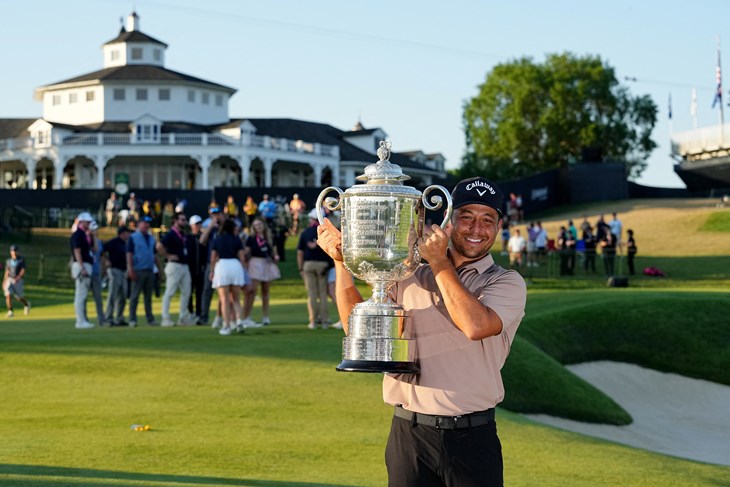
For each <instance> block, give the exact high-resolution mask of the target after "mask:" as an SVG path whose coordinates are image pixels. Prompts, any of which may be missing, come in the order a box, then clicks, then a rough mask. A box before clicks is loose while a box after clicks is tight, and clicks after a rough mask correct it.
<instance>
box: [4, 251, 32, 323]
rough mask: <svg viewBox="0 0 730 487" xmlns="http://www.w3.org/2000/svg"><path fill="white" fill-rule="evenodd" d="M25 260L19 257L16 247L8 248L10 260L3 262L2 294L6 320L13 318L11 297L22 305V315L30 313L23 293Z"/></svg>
mask: <svg viewBox="0 0 730 487" xmlns="http://www.w3.org/2000/svg"><path fill="white" fill-rule="evenodd" d="M25 270H26V267H25V259H24V258H23V257H21V256H20V249H19V248H18V246H17V245H11V246H10V258H9V259H8V260H6V261H5V275H4V276H3V292H4V293H5V305H6V306H7V307H8V318H12V317H13V316H14V313H13V297H15V299H17V300H18V301H20V302H21V303H23V313H24V314H26V315H27V314H28V313H30V301H28V300H27V299H26V297H25V294H24V293H23V287H24V286H23V282H24V281H23V277H25Z"/></svg>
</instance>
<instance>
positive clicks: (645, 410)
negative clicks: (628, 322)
mask: <svg viewBox="0 0 730 487" xmlns="http://www.w3.org/2000/svg"><path fill="white" fill-rule="evenodd" d="M568 369H570V371H571V372H573V373H574V374H576V375H577V376H579V377H581V378H582V379H584V380H585V381H586V382H589V383H590V384H592V385H593V386H595V387H596V388H598V389H600V390H601V391H603V392H604V393H605V394H607V395H608V396H610V397H611V398H612V399H613V400H614V401H616V402H617V403H618V404H620V405H621V407H623V408H624V409H625V410H626V411H628V413H629V414H630V415H631V417H632V418H633V419H634V421H633V423H631V424H630V425H628V426H610V425H599V424H591V423H582V422H579V421H572V420H568V419H563V418H557V417H554V416H547V415H543V414H527V415H525V416H526V417H528V418H530V419H533V420H535V421H538V422H540V423H544V424H548V425H551V426H555V427H557V428H561V429H565V430H568V431H573V432H576V433H582V434H585V435H590V436H595V437H598V438H604V439H607V440H611V441H615V442H617V443H623V444H625V445H630V446H633V447H637V448H644V449H646V450H651V451H655V452H659V453H666V454H668V455H673V456H677V457H682V458H687V459H691V460H697V461H701V462H708V463H715V464H718V465H730V419H729V415H730V387H729V386H724V385H720V384H716V383H714V382H708V381H705V380H698V379H690V378H688V377H683V376H680V375H677V374H668V373H664V372H657V371H656V370H651V369H645V368H643V367H639V366H637V365H632V364H626V363H619V362H607V361H600V362H589V363H583V364H578V365H570V366H568Z"/></svg>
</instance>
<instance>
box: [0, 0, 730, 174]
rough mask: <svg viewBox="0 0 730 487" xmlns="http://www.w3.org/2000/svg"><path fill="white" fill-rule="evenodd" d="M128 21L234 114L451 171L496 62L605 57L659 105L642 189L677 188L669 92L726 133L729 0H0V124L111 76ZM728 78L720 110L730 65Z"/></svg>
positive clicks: (679, 105) (677, 117) (680, 118)
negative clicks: (718, 83) (332, 129)
mask: <svg viewBox="0 0 730 487" xmlns="http://www.w3.org/2000/svg"><path fill="white" fill-rule="evenodd" d="M132 9H136V11H137V13H138V14H139V16H140V17H141V30H142V31H143V32H145V33H146V34H149V35H151V36H153V37H156V38H157V39H160V40H162V41H163V42H166V43H167V44H168V45H169V48H168V50H167V58H166V66H167V67H168V68H170V69H173V70H175V71H181V72H183V73H186V74H190V75H193V76H197V77H201V78H203V79H206V80H209V81H213V82H217V83H221V84H224V85H227V86H231V87H234V88H237V89H238V93H236V95H235V96H234V97H233V98H232V100H231V103H230V115H231V116H232V117H290V118H299V119H304V120H311V121H318V122H326V123H329V124H332V125H334V126H336V127H339V128H342V129H348V128H351V127H352V126H353V125H354V124H355V122H357V120H358V119H360V120H361V121H362V123H363V125H365V126H366V127H368V128H372V127H382V128H383V129H384V130H385V131H386V132H387V133H388V134H389V136H390V138H391V139H392V141H393V146H394V150H397V151H403V150H411V149H417V148H420V149H423V150H424V151H426V152H441V153H443V154H444V155H445V156H446V158H447V161H448V162H447V164H448V167H455V166H458V164H459V163H460V159H461V156H462V154H463V151H464V136H463V132H462V128H461V114H462V106H463V104H464V102H465V100H467V99H469V98H470V97H472V96H474V95H475V94H476V93H477V87H478V85H479V84H481V83H482V82H483V81H484V79H485V77H486V74H487V73H488V72H489V71H490V70H491V68H492V67H493V66H494V65H495V64H498V63H500V62H507V61H509V60H511V59H514V58H518V57H521V56H531V57H533V58H534V59H535V60H537V61H542V60H543V59H544V55H545V54H546V53H553V52H563V51H570V52H573V53H576V54H579V55H585V54H593V55H600V56H601V57H602V58H603V59H604V60H606V61H607V62H608V63H609V64H610V65H611V66H613V67H614V68H615V69H616V72H617V74H618V76H619V78H620V79H621V80H622V82H623V83H625V84H626V85H627V86H629V87H630V89H631V91H632V92H633V93H634V94H648V95H650V96H651V97H652V98H653V99H654V101H655V103H656V104H657V105H658V107H659V121H658V123H657V126H656V128H655V130H654V133H653V138H654V140H655V141H656V142H657V143H658V144H659V147H658V149H656V150H655V151H654V153H653V155H652V157H651V158H650V160H649V168H648V169H647V170H646V171H645V173H644V175H643V177H642V178H641V179H640V180H639V182H641V183H642V184H648V185H653V186H665V187H679V186H682V184H681V181H680V180H679V178H677V177H676V176H675V175H674V173H673V170H672V161H671V159H670V157H669V135H670V128H669V123H668V118H667V105H668V101H667V99H668V97H669V94H670V93H671V95H672V105H673V121H672V125H673V130H674V131H675V132H678V131H683V130H690V129H691V128H692V118H691V116H690V101H691V90H692V87H696V89H697V97H698V109H697V116H698V124H699V126H700V127H703V126H709V125H712V124H716V123H717V120H718V110H717V109H715V110H712V109H711V104H712V97H713V92H714V89H715V64H716V41H715V37H716V36H717V35H720V36H721V46H722V48H723V50H724V51H725V52H727V54H728V55H730V32H728V33H727V35H725V33H726V32H727V30H728V29H727V28H726V26H727V25H728V19H730V1H727V0H725V1H719V0H695V1H693V2H688V1H675V0H663V1H661V2H659V1H652V0H645V1H641V2H637V1H635V0H634V1H627V0H614V1H612V2H586V1H585V0H583V1H573V0H554V1H551V2H546V1H538V0H523V1H520V2H505V1H503V0H502V1H486V0H485V1H476V0H471V1H469V0H451V1H449V2H445V1H430V0H421V1H411V0H403V1H393V0H391V1H387V0H369V1H364V0H361V1H359V2H356V1H346V0H328V1H324V0H266V1H262V0H258V1H249V0H208V1H206V2H202V1H192V0H151V1H145V0H136V1H134V2H129V1H117V0H66V1H63V2H59V1H55V0H35V1H33V0H0V25H2V28H0V62H2V69H1V70H0V73H1V75H0V117H2V118H5V117H36V116H40V115H41V106H40V103H38V102H35V101H33V97H32V95H33V89H34V88H36V87H37V86H41V85H45V84H50V83H53V82H56V81H60V80H63V79H67V78H70V77H73V76H77V75H80V74H84V73H87V72H91V71H95V70H97V69H101V67H102V55H101V45H102V44H103V43H105V42H107V41H108V40H111V39H112V38H114V37H115V36H116V35H117V33H118V31H119V28H120V23H119V18H120V17H126V15H128V14H129V13H130V12H131V11H132ZM723 28H724V29H723ZM723 61H724V60H723ZM726 72H727V73H728V74H727V75H726V76H725V78H726V79H727V81H726V82H725V83H724V85H725V87H726V89H725V93H724V102H725V103H727V102H728V101H730V95H729V94H728V90H727V88H730V58H728V62H727V67H726ZM624 77H631V78H635V79H636V81H623V80H624ZM726 108H727V109H729V110H730V107H726ZM728 117H729V118H730V112H728Z"/></svg>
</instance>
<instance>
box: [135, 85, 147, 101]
mask: <svg viewBox="0 0 730 487" xmlns="http://www.w3.org/2000/svg"><path fill="white" fill-rule="evenodd" d="M137 101H147V88H137Z"/></svg>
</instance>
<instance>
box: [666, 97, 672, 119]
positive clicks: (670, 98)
mask: <svg viewBox="0 0 730 487" xmlns="http://www.w3.org/2000/svg"><path fill="white" fill-rule="evenodd" d="M667 113H668V114H669V120H671V119H672V94H671V93H669V111H668V112H667Z"/></svg>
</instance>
